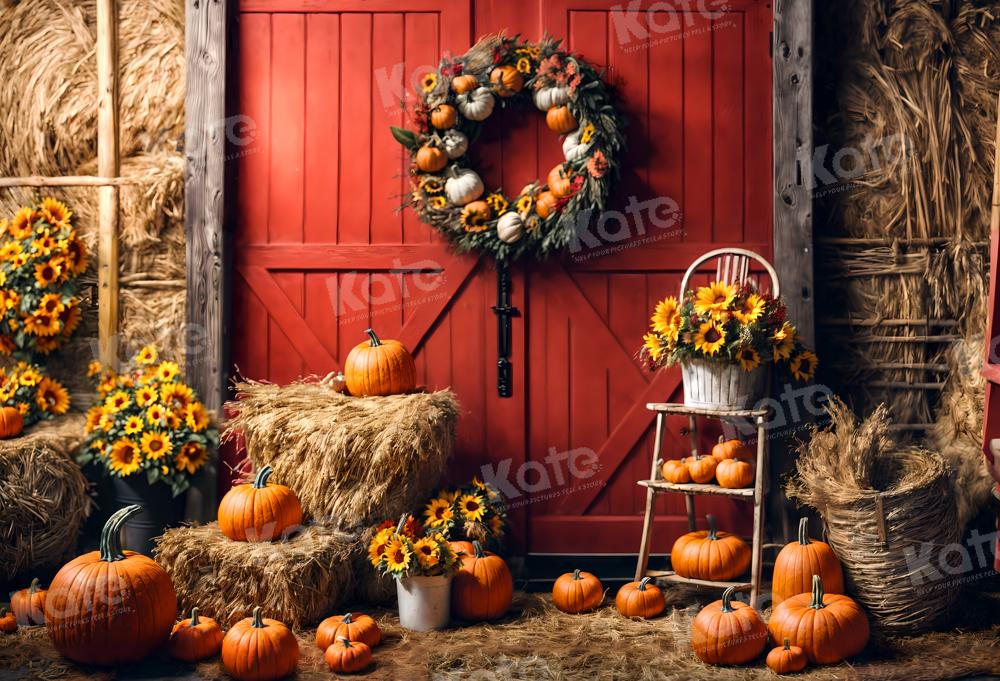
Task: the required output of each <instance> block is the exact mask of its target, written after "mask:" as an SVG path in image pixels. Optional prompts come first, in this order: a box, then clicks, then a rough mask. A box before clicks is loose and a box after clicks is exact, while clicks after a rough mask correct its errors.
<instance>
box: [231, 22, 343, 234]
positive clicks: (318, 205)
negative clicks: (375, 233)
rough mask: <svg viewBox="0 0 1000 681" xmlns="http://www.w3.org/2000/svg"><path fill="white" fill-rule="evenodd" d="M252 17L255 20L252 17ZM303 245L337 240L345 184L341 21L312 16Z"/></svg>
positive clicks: (308, 48) (308, 36)
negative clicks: (342, 176) (341, 134)
mask: <svg viewBox="0 0 1000 681" xmlns="http://www.w3.org/2000/svg"><path fill="white" fill-rule="evenodd" d="M248 18H253V15H250V17H248ZM305 50H306V55H305V69H306V73H305V82H306V83H307V84H308V87H307V88H306V91H305V111H304V126H305V139H304V146H305V149H304V156H305V161H304V163H305V173H304V176H303V182H304V186H305V190H304V191H305V209H304V211H305V217H304V221H305V224H304V227H303V241H304V242H306V243H329V242H331V241H335V240H336V238H337V218H338V216H339V214H340V208H339V206H340V200H341V197H340V195H339V193H338V192H337V187H338V186H339V183H340V163H339V161H338V159H339V158H340V146H339V145H340V138H339V135H338V131H339V129H340V68H341V64H340V16H339V15H337V14H310V15H307V16H306V31H305Z"/></svg>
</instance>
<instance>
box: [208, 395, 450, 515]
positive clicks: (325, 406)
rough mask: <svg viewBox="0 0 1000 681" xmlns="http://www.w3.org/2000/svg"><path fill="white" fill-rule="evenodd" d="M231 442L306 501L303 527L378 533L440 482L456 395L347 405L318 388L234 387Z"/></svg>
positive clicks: (373, 399)
mask: <svg viewBox="0 0 1000 681" xmlns="http://www.w3.org/2000/svg"><path fill="white" fill-rule="evenodd" d="M236 391H237V399H236V400H235V401H233V402H230V403H228V404H227V405H226V407H227V409H228V410H229V412H230V413H235V414H236V415H235V416H234V417H233V418H232V419H231V420H230V421H229V422H228V423H227V424H226V430H225V433H224V435H223V439H224V440H228V439H232V438H236V437H238V436H242V438H243V441H244V443H245V446H246V451H247V455H248V456H249V458H250V460H251V461H252V462H253V464H254V467H255V468H260V467H263V466H265V465H268V466H271V467H272V468H273V469H274V477H275V478H276V479H279V480H281V481H282V483H283V484H285V485H288V486H289V487H291V488H292V489H293V490H295V493H296V494H297V495H298V497H299V501H300V502H301V503H302V510H303V513H304V516H305V517H306V519H310V518H313V519H318V520H319V519H321V520H322V521H323V522H325V523H334V524H336V525H338V526H339V527H341V528H354V527H358V526H365V527H367V526H371V525H375V524H376V523H378V522H381V521H382V520H383V519H384V518H395V517H399V516H400V515H401V514H403V513H407V512H410V511H411V510H412V509H414V508H416V507H417V505H418V504H420V503H421V502H423V501H424V500H425V499H426V498H427V497H428V496H429V495H430V493H431V492H432V491H433V489H434V487H435V486H436V485H437V484H438V483H439V481H440V479H441V477H442V475H443V474H444V471H445V463H446V462H447V461H448V459H449V458H450V457H451V453H452V449H453V447H454V441H455V421H456V419H457V417H458V402H457V401H456V399H455V395H454V393H452V392H451V391H450V390H442V391H439V392H434V393H414V394H410V395H390V396H387V397H366V398H358V397H348V396H346V395H343V394H341V393H339V392H336V391H335V390H334V389H333V388H332V387H330V386H328V385H325V384H322V383H315V382H299V383H292V384H291V385H286V386H279V385H273V384H269V383H258V382H255V381H244V382H240V383H237V385H236Z"/></svg>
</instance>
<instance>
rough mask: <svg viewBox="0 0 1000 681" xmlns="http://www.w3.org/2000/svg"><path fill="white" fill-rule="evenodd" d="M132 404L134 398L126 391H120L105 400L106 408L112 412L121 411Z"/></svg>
mask: <svg viewBox="0 0 1000 681" xmlns="http://www.w3.org/2000/svg"><path fill="white" fill-rule="evenodd" d="M130 404H132V398H131V397H129V396H128V393H127V392H125V391H124V390H119V391H118V392H116V393H114V394H113V395H111V396H110V397H108V399H107V400H105V406H107V408H108V409H110V410H111V411H112V412H116V411H121V410H122V409H124V408H125V407H127V406H129V405H130Z"/></svg>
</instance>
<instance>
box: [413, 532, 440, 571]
mask: <svg viewBox="0 0 1000 681" xmlns="http://www.w3.org/2000/svg"><path fill="white" fill-rule="evenodd" d="M413 552H414V553H415V554H416V555H417V562H418V563H420V567H422V568H425V569H427V568H432V567H434V566H435V565H437V564H438V563H439V562H441V547H440V546H439V545H438V544H437V542H435V541H434V540H433V539H431V538H430V537H421V538H420V539H418V540H417V541H415V542H413Z"/></svg>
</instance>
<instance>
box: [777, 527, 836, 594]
mask: <svg viewBox="0 0 1000 681" xmlns="http://www.w3.org/2000/svg"><path fill="white" fill-rule="evenodd" d="M813 575H819V576H820V578H821V579H822V580H823V589H824V591H825V592H826V593H831V594H842V593H844V572H843V570H842V569H841V567H840V561H839V560H838V559H837V555H836V554H835V553H834V552H833V549H832V548H830V545H829V544H827V543H826V542H822V541H817V540H813V539H810V538H809V519H808V518H800V519H799V537H798V541H793V542H791V543H790V544H786V545H785V546H783V547H782V549H781V551H779V552H778V557H777V558H775V559H774V577H773V578H772V580H771V590H772V595H773V597H774V600H773V602H772V604H773V605H778V604H779V603H781V602H782V601H783V600H785V599H786V598H791V597H792V596H796V595H798V594H803V593H807V592H809V591H811V590H812V576H813Z"/></svg>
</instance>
